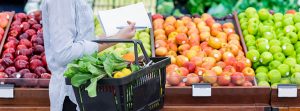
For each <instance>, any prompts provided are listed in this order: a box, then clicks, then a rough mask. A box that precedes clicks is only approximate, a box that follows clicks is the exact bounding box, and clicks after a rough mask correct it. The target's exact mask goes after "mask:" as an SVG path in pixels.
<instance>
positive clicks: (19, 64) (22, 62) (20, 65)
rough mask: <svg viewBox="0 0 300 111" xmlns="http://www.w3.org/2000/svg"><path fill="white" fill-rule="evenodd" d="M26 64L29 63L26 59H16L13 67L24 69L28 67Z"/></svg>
mask: <svg viewBox="0 0 300 111" xmlns="http://www.w3.org/2000/svg"><path fill="white" fill-rule="evenodd" d="M28 65H29V63H28V62H27V61H25V60H17V61H16V62H15V67H16V68H17V69H19V70H20V69H25V68H28Z"/></svg>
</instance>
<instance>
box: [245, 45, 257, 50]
mask: <svg viewBox="0 0 300 111" xmlns="http://www.w3.org/2000/svg"><path fill="white" fill-rule="evenodd" d="M247 48H248V51H250V50H256V47H255V46H247Z"/></svg>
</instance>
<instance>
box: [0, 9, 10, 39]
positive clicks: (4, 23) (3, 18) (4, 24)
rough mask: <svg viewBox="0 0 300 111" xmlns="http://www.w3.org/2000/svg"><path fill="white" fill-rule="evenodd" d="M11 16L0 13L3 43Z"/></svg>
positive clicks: (0, 37)
mask: <svg viewBox="0 0 300 111" xmlns="http://www.w3.org/2000/svg"><path fill="white" fill-rule="evenodd" d="M9 18H10V16H9V14H8V13H7V12H1V13H0V41H2V39H3V36H4V33H5V29H6V27H7V26H8V24H9Z"/></svg>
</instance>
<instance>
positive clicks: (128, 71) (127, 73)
mask: <svg viewBox="0 0 300 111" xmlns="http://www.w3.org/2000/svg"><path fill="white" fill-rule="evenodd" d="M121 72H122V73H123V74H124V75H125V76H127V75H129V74H131V70H130V69H127V68H124V69H122V71H121Z"/></svg>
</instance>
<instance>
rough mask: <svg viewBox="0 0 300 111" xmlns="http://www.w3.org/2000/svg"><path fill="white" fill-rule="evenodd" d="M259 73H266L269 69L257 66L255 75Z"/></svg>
mask: <svg viewBox="0 0 300 111" xmlns="http://www.w3.org/2000/svg"><path fill="white" fill-rule="evenodd" d="M260 72H263V73H268V72H269V69H268V68H267V67H266V66H259V67H257V68H256V70H255V73H260Z"/></svg>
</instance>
